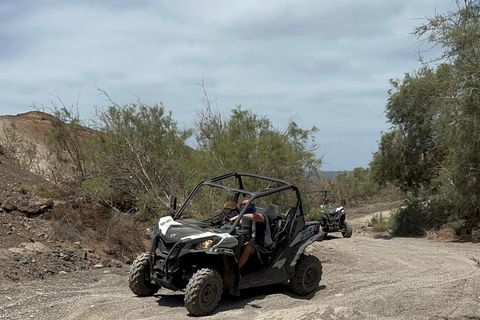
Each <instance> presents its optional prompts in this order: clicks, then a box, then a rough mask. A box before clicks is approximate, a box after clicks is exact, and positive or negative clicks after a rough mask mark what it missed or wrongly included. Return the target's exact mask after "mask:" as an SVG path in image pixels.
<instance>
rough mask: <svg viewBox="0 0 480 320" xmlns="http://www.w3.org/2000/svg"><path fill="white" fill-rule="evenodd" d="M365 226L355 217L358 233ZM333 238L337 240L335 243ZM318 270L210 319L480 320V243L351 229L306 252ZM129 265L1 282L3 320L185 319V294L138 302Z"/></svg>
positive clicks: (246, 297)
mask: <svg viewBox="0 0 480 320" xmlns="http://www.w3.org/2000/svg"><path fill="white" fill-rule="evenodd" d="M366 220H368V217H367V218H365V215H364V216H362V215H361V214H357V215H355V216H354V219H352V220H351V222H352V223H353V224H354V226H355V227H356V230H359V227H360V226H361V225H362V224H363V223H364V221H366ZM337 236H338V237H337ZM308 251H309V253H310V254H314V255H316V256H317V257H318V258H319V259H320V260H321V261H322V263H323V270H324V274H323V278H322V281H321V282H320V286H319V288H318V290H317V291H316V292H315V293H313V294H311V295H309V296H307V297H303V298H302V297H297V296H295V295H293V294H292V293H291V292H290V290H289V288H288V285H286V284H285V285H275V286H270V287H263V288H256V289H254V290H244V291H242V292H241V296H240V297H233V296H228V295H224V296H223V297H222V300H221V301H220V305H219V307H218V308H217V310H215V312H214V313H213V314H211V315H210V316H208V317H205V318H208V319H242V320H243V319H269V320H273V319H452V320H453V319H470V320H472V319H480V290H479V288H480V265H479V263H478V262H477V261H478V259H480V245H479V244H472V243H452V242H438V241H431V240H426V239H415V238H392V237H389V236H388V235H385V236H382V235H378V234H373V233H368V232H363V231H362V232H358V231H356V232H355V233H354V235H353V236H352V238H350V239H343V238H341V235H340V234H338V235H337V234H332V235H331V236H330V237H329V239H328V240H325V241H322V242H316V243H315V244H314V245H312V246H311V247H310V248H308ZM128 268H129V266H127V265H124V266H123V267H117V268H98V269H90V270H83V271H72V272H63V273H61V274H58V275H55V276H52V277H50V278H47V279H44V280H30V281H24V282H8V281H7V282H3V283H1V284H0V319H78V320H80V319H82V320H83V319H96V320H97V319H130V320H132V319H191V318H192V317H191V316H189V315H188V312H187V310H186V309H185V308H184V305H183V294H182V292H172V291H170V290H167V289H161V290H160V291H159V292H158V293H157V294H156V295H155V296H153V297H147V298H138V297H136V296H134V295H133V293H132V292H131V291H130V290H129V288H128V284H127V278H128Z"/></svg>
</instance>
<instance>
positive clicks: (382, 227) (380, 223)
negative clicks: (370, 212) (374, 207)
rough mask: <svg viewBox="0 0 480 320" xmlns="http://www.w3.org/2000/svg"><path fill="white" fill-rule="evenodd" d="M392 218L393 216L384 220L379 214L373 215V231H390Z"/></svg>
mask: <svg viewBox="0 0 480 320" xmlns="http://www.w3.org/2000/svg"><path fill="white" fill-rule="evenodd" d="M393 217H394V215H391V216H390V217H386V218H384V217H383V214H382V213H381V212H380V213H378V214H375V215H374V216H373V217H372V228H373V231H378V232H384V231H389V230H391V229H392V227H393Z"/></svg>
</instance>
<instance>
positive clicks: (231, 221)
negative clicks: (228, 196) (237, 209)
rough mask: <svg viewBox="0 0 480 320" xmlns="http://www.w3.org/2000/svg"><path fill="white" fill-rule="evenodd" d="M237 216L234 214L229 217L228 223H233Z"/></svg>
mask: <svg viewBox="0 0 480 320" xmlns="http://www.w3.org/2000/svg"><path fill="white" fill-rule="evenodd" d="M237 217H238V216H235V217H231V218H230V220H229V223H230V224H233V222H234V221H235V220H236V219H237Z"/></svg>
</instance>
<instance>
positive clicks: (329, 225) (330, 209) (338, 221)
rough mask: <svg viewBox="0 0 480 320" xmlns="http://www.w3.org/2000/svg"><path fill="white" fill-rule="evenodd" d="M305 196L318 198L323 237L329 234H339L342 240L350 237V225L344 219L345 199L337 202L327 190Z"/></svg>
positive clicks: (333, 195) (351, 231)
mask: <svg viewBox="0 0 480 320" xmlns="http://www.w3.org/2000/svg"><path fill="white" fill-rule="evenodd" d="M307 196H308V197H317V198H318V197H320V201H321V205H320V209H319V210H320V212H321V213H322V219H320V223H321V224H322V230H323V232H324V237H326V236H327V234H328V233H331V232H341V233H342V236H343V237H344V238H350V237H351V236H352V233H353V228H352V225H351V224H350V222H349V221H348V220H347V219H346V218H347V213H346V211H345V204H346V202H345V199H342V200H341V201H339V199H338V197H337V195H336V194H335V193H334V192H332V191H328V190H321V191H314V192H310V193H309V194H308V195H307Z"/></svg>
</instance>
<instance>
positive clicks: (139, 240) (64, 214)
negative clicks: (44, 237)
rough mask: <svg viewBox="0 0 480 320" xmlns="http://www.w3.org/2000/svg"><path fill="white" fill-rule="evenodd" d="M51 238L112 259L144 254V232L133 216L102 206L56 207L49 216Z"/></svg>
mask: <svg viewBox="0 0 480 320" xmlns="http://www.w3.org/2000/svg"><path fill="white" fill-rule="evenodd" d="M49 218H50V219H51V220H52V229H51V231H52V235H53V236H54V237H55V238H57V239H59V240H63V241H68V242H72V243H73V242H76V241H80V242H82V243H84V244H88V245H89V246H91V247H95V248H103V250H104V251H105V253H107V254H109V255H111V256H113V257H114V258H118V259H123V258H134V257H136V256H137V255H138V254H139V253H140V252H143V251H144V250H145V245H144V232H143V231H142V228H141V227H140V225H139V224H138V223H137V222H136V221H135V218H134V217H133V216H132V215H126V214H124V213H121V212H119V211H115V210H112V209H110V208H105V207H102V206H90V205H82V206H80V207H78V208H73V207H72V206H71V205H69V204H63V205H57V206H55V208H54V210H53V211H52V212H51V213H50V215H49Z"/></svg>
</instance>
